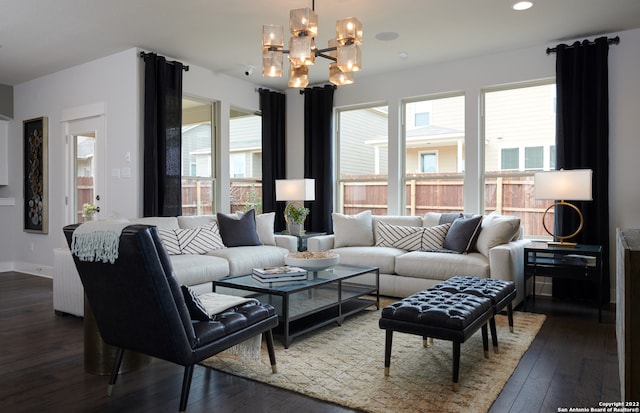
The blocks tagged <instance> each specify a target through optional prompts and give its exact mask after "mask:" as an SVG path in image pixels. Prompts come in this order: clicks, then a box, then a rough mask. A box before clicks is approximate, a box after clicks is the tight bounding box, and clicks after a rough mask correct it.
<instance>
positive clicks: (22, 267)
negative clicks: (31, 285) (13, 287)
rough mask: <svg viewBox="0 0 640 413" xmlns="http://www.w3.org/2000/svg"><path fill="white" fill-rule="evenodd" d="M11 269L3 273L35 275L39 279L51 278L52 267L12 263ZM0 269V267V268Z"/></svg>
mask: <svg viewBox="0 0 640 413" xmlns="http://www.w3.org/2000/svg"><path fill="white" fill-rule="evenodd" d="M10 264H12V265H11V268H8V269H6V270H5V271H17V272H21V273H25V274H30V275H37V276H39V277H46V278H53V267H51V266H47V265H41V264H33V263H29V262H13V263H10ZM0 268H1V266H0Z"/></svg>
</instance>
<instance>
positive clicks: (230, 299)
mask: <svg viewBox="0 0 640 413" xmlns="http://www.w3.org/2000/svg"><path fill="white" fill-rule="evenodd" d="M198 298H199V299H200V301H201V302H202V305H203V306H204V308H205V309H206V310H207V313H209V314H210V315H215V314H219V313H222V312H224V311H225V310H228V309H230V308H233V307H235V306H237V305H240V304H243V303H246V302H249V301H255V302H256V303H258V302H259V301H258V300H256V299H255V298H244V297H237V296H233V295H225V294H217V293H205V294H201V295H199V296H198ZM261 342H262V334H257V335H255V336H253V337H252V338H250V339H248V340H246V341H243V342H242V343H240V344H236V345H235V346H233V347H231V348H228V349H227V350H225V351H224V352H226V353H228V354H236V355H238V356H240V357H242V358H244V359H245V360H260V344H261Z"/></svg>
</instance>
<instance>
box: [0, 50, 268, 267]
mask: <svg viewBox="0 0 640 413" xmlns="http://www.w3.org/2000/svg"><path fill="white" fill-rule="evenodd" d="M138 53H139V51H138V50H137V49H135V48H132V49H129V50H126V51H124V52H121V53H117V54H114V55H111V56H107V57H104V58H101V59H98V60H95V61H92V62H89V63H86V64H83V65H79V66H76V67H73V68H71V69H67V70H63V71H60V72H57V73H54V74H51V75H47V76H44V77H41V78H38V79H35V80H33V81H29V82H25V83H23V84H20V85H17V86H15V88H14V99H15V106H14V109H15V110H14V119H13V120H12V121H10V122H9V144H8V153H9V156H8V158H9V185H8V186H5V187H0V198H15V206H0V229H1V230H0V231H1V232H0V272H2V271H8V270H18V271H23V272H28V273H33V274H41V275H47V276H50V275H51V274H52V267H53V249H54V248H57V247H61V246H65V245H66V242H65V240H64V236H63V233H62V227H63V225H64V188H65V182H64V179H65V176H64V169H65V165H64V159H65V151H66V147H65V144H64V137H63V136H61V135H62V134H61V122H60V120H61V114H62V112H63V111H65V110H67V111H68V109H70V108H77V107H82V106H84V105H93V104H97V103H102V104H104V107H105V120H106V127H105V129H106V132H105V135H106V136H105V139H106V142H107V145H106V147H107V153H106V168H105V171H106V174H107V175H106V176H107V188H106V195H105V196H104V198H103V200H102V201H101V207H104V208H105V209H106V211H108V213H111V214H114V213H115V214H119V215H122V216H125V217H137V216H141V215H142V195H141V194H142V157H143V155H142V149H143V143H142V136H143V123H142V117H143V113H142V110H143V87H144V84H143V82H142V79H143V71H144V61H143V60H142V59H141V58H140V57H139V55H138ZM184 63H185V64H189V62H184ZM183 91H184V93H185V94H188V95H191V96H194V97H199V98H202V99H206V100H210V101H218V102H219V103H220V106H221V114H222V115H221V118H222V121H221V122H220V136H223V137H224V136H228V129H229V128H228V124H229V108H230V107H231V106H235V107H240V108H246V109H250V110H258V105H259V97H258V93H257V92H256V90H255V85H254V84H251V83H249V82H246V81H243V80H238V79H233V78H230V77H228V76H224V75H215V74H214V73H212V72H211V71H209V70H206V69H202V68H199V67H197V66H193V65H190V70H189V71H188V72H185V74H184V85H183ZM39 116H47V117H48V118H49V152H48V153H49V169H48V171H49V233H48V234H32V233H26V232H23V226H22V222H23V221H22V204H23V194H22V137H21V134H22V121H23V120H24V119H31V118H35V117H39ZM226 142H228V139H227V140H226V141H225V139H220V142H218V145H219V147H220V148H222V150H223V152H221V153H227V154H228V144H227V143H226ZM127 152H129V153H130V155H131V161H130V162H129V161H126V159H125V154H126V153H127ZM124 166H128V167H130V168H131V171H132V176H131V178H112V177H111V174H110V171H111V170H112V169H113V168H122V167H124ZM218 168H219V169H220V170H221V171H228V170H229V165H228V156H222V162H220V164H219V165H218ZM223 175H224V176H223V178H222V179H221V180H220V181H219V185H223V186H222V187H225V186H226V187H228V185H229V180H228V173H227V174H223ZM221 192H222V194H223V196H226V197H227V198H226V202H225V199H223V200H222V201H221V202H222V203H219V205H228V191H221Z"/></svg>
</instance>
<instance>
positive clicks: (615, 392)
mask: <svg viewBox="0 0 640 413" xmlns="http://www.w3.org/2000/svg"><path fill="white" fill-rule="evenodd" d="M52 300H53V298H52V281H51V280H50V279H47V278H41V277H36V276H31V275H25V274H20V273H16V272H5V273H0V411H1V412H7V411H11V412H13V413H17V412H41V411H43V412H47V413H55V412H164V411H167V412H174V411H177V407H178V401H179V398H180V386H181V380H182V367H180V366H175V365H172V364H170V363H167V362H164V361H160V360H154V361H153V362H152V363H151V364H150V365H149V366H148V367H146V368H144V369H142V370H139V371H133V372H128V373H126V374H123V375H121V376H120V377H119V379H118V383H117V385H116V388H115V390H114V394H113V397H112V398H108V397H106V383H107V380H108V378H107V377H105V376H96V375H92V374H87V373H85V371H84V361H83V328H82V320H81V319H79V318H76V317H72V316H57V315H55V314H54V311H53V304H52ZM529 309H530V310H531V308H529ZM534 310H535V311H537V312H542V313H545V314H547V321H546V322H545V324H544V326H543V327H542V330H541V331H540V333H539V334H538V336H537V337H536V339H535V341H534V342H533V344H532V346H531V348H530V349H529V350H528V351H527V353H526V354H525V355H524V357H523V358H522V360H521V362H520V364H519V366H518V367H517V369H516V371H515V372H514V374H513V376H512V377H511V378H510V380H509V381H508V383H507V385H506V386H505V388H504V390H503V391H502V393H501V394H500V396H499V397H498V399H497V400H496V402H495V403H494V405H493V407H492V408H491V412H496V413H497V412H500V413H502V412H514V413H516V412H517V413H521V412H527V413H528V412H556V411H558V408H559V407H592V406H597V405H598V402H599V401H617V400H619V398H620V396H619V383H618V369H617V356H616V341H615V324H614V318H615V312H614V309H613V306H611V308H607V309H606V310H605V312H604V313H603V323H600V324H599V323H598V320H597V310H596V309H594V308H589V307H588V306H583V305H581V304H575V303H574V304H565V303H561V302H558V301H556V300H552V299H544V298H540V297H538V298H537V301H536V305H535V309H534ZM188 411H189V412H209V411H216V412H225V413H227V412H279V413H282V412H296V413H298V412H323V413H325V412H328V413H338V412H351V411H352V410H349V409H344V408H342V407H339V406H335V405H332V404H329V403H325V402H322V401H318V400H314V399H311V398H307V397H304V396H301V395H298V394H296V393H292V392H289V391H285V390H280V389H277V388H274V387H270V386H267V385H264V384H260V383H255V382H252V381H249V380H245V379H241V378H237V377H233V376H229V375H226V374H223V373H219V372H216V371H214V370H210V369H205V368H201V367H197V368H196V369H195V373H194V377H193V385H192V388H191V394H190V397H189V405H188Z"/></svg>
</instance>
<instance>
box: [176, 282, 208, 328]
mask: <svg viewBox="0 0 640 413" xmlns="http://www.w3.org/2000/svg"><path fill="white" fill-rule="evenodd" d="M180 289H181V290H182V296H183V297H184V303H185V304H186V305H187V310H189V316H190V317H191V319H192V320H197V321H211V316H210V315H209V313H208V312H207V309H206V308H205V307H204V304H202V301H200V299H199V298H198V295H197V294H196V292H195V291H193V290H192V289H191V288H189V287H187V286H186V285H182V286H180Z"/></svg>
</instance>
